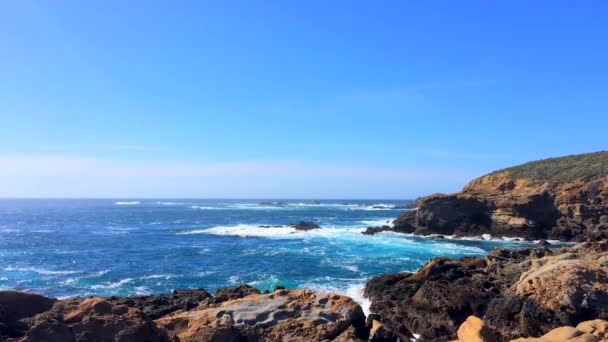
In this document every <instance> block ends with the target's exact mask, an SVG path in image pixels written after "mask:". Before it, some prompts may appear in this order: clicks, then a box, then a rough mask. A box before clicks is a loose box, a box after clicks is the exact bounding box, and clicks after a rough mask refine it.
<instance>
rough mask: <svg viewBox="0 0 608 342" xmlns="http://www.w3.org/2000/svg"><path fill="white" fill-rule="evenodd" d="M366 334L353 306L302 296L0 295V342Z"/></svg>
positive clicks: (172, 341)
mask: <svg viewBox="0 0 608 342" xmlns="http://www.w3.org/2000/svg"><path fill="white" fill-rule="evenodd" d="M368 333H369V332H368V328H367V327H366V323H365V316H364V314H363V310H362V309H361V307H360V306H359V305H358V304H357V303H356V302H354V301H353V300H352V299H350V298H348V297H345V296H340V295H337V294H332V293H315V292H311V291H306V290H275V291H274V292H272V293H268V294H260V292H259V291H258V290H257V289H254V288H252V287H250V286H247V285H243V286H241V287H239V288H236V289H226V290H219V291H217V292H216V295H215V296H213V297H212V296H210V295H209V293H207V292H206V291H204V290H181V291H175V292H173V293H170V294H162V295H152V296H144V297H125V298H119V297H110V298H85V299H83V298H73V299H65V300H55V299H51V298H46V297H43V296H39V295H34V294H27V293H22V292H16V291H0V341H4V340H7V341H23V342H37V341H45V342H46V341H57V342H69V341H84V342H86V341H91V342H93V341H95V342H99V341H150V342H165V341H166V342H186V341H286V340H289V341H364V340H367V337H368Z"/></svg>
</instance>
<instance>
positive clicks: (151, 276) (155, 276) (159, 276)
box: [141, 274, 174, 280]
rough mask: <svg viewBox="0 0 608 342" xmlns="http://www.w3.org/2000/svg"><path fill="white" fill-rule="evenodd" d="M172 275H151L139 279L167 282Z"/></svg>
mask: <svg viewBox="0 0 608 342" xmlns="http://www.w3.org/2000/svg"><path fill="white" fill-rule="evenodd" d="M173 277H174V275H173V274H151V275H148V276H143V277H141V279H165V280H169V279H171V278H173Z"/></svg>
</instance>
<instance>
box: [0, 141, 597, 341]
mask: <svg viewBox="0 0 608 342" xmlns="http://www.w3.org/2000/svg"><path fill="white" fill-rule="evenodd" d="M408 209H409V208H408ZM290 227H292V228H294V229H295V230H302V231H307V230H312V229H318V228H319V226H318V225H317V224H315V223H312V222H299V223H294V224H292V225H290ZM264 228H269V229H272V228H273V226H264ZM384 231H392V232H396V233H406V234H419V235H426V236H432V237H433V238H437V239H440V238H445V237H446V236H449V237H451V238H458V237H470V236H483V235H487V236H490V237H492V236H494V237H504V236H508V237H517V238H519V239H522V240H537V241H539V246H538V248H527V249H495V250H493V251H492V252H490V253H489V254H488V255H487V256H486V257H484V258H477V257H464V258H461V259H449V258H434V259H431V260H430V261H428V262H427V263H426V264H425V265H424V266H423V267H422V268H421V269H420V270H419V271H417V272H415V273H397V274H386V275H381V276H378V277H375V278H372V279H371V280H370V281H369V282H368V283H367V284H366V286H365V296H366V297H367V298H368V299H369V300H370V301H371V306H370V311H371V313H370V314H369V315H368V316H367V318H366V316H365V315H364V313H363V310H362V309H361V307H360V306H359V305H358V304H357V303H356V302H355V301H354V300H352V299H351V298H349V297H346V296H342V295H338V294H332V293H319V292H311V291H307V290H287V289H284V288H282V287H280V288H277V289H275V291H273V292H265V293H260V291H259V290H257V289H255V288H253V287H250V286H247V285H242V286H240V287H238V288H232V289H223V290H219V291H217V292H216V293H215V294H214V295H211V294H209V293H208V292H207V291H205V290H203V289H197V290H179V291H174V292H173V293H167V294H160V295H151V296H141V297H108V298H71V299H65V300H56V299H53V298H47V297H44V296H40V295H36V294H30V293H23V292H16V291H0V341H1V340H7V341H171V342H186V341H374V342H389V341H390V342H393V341H410V340H412V339H414V340H417V341H461V342H476V341H488V342H489V341H496V342H501V341H519V342H523V341H537V342H547V341H555V342H559V341H570V342H575V341H578V342H580V341H585V342H596V341H608V321H607V320H608V239H607V237H608V235H607V233H608V152H598V153H591V154H585V155H578V156H569V157H564V158H553V159H548V160H543V161H538V162H532V163H528V164H524V165H521V166H517V167H514V168H509V169H505V170H501V171H497V172H494V173H491V174H489V175H486V176H483V177H481V178H478V179H477V180H474V181H473V182H471V183H470V184H469V185H467V186H466V187H465V188H464V189H463V191H462V192H460V193H457V194H452V195H442V194H437V195H431V196H428V197H424V198H421V199H419V200H418V201H417V209H415V210H408V211H404V212H402V213H401V214H400V216H399V217H398V218H397V219H396V220H395V221H393V223H392V226H389V225H386V226H382V227H370V228H368V229H367V230H366V231H364V232H363V234H369V235H373V234H376V233H380V232H384ZM544 239H556V240H562V241H577V242H578V244H576V245H570V246H566V247H559V248H556V247H555V246H551V244H549V243H547V242H546V241H544Z"/></svg>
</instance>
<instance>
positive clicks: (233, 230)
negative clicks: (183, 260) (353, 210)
mask: <svg viewBox="0 0 608 342" xmlns="http://www.w3.org/2000/svg"><path fill="white" fill-rule="evenodd" d="M364 230H365V228H334V227H331V228H330V227H328V228H318V229H312V230H308V231H303V230H296V229H295V228H293V227H289V226H279V227H268V228H264V227H261V226H260V225H250V224H239V225H236V226H216V227H211V228H206V229H195V230H190V231H185V232H179V233H177V234H180V235H189V234H212V235H227V236H240V237H266V238H275V239H304V238H309V237H339V236H340V235H344V234H350V235H352V234H360V233H361V232H363V231H364Z"/></svg>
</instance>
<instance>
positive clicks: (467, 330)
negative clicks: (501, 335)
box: [458, 316, 496, 342]
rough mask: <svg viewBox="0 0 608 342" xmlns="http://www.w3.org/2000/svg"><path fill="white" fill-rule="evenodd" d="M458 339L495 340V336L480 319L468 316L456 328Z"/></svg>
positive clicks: (476, 341)
mask: <svg viewBox="0 0 608 342" xmlns="http://www.w3.org/2000/svg"><path fill="white" fill-rule="evenodd" d="M458 340H459V341H460V342H495V341H496V337H495V336H494V334H493V333H492V332H491V331H490V330H489V329H488V327H486V326H485V324H484V323H483V321H482V320H481V319H479V318H478V317H475V316H469V318H467V319H466V320H465V321H464V322H463V323H462V324H461V325H460V327H459V328H458Z"/></svg>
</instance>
